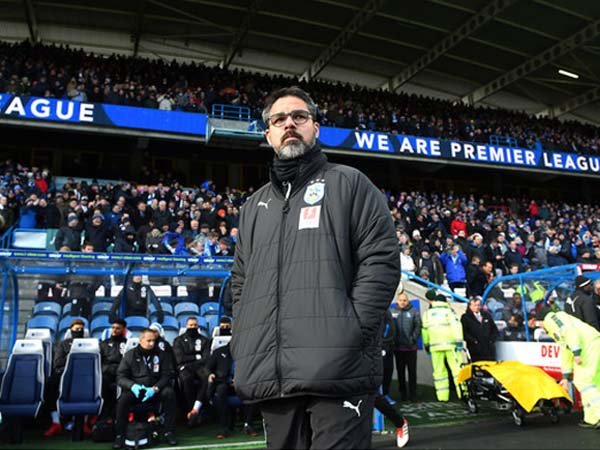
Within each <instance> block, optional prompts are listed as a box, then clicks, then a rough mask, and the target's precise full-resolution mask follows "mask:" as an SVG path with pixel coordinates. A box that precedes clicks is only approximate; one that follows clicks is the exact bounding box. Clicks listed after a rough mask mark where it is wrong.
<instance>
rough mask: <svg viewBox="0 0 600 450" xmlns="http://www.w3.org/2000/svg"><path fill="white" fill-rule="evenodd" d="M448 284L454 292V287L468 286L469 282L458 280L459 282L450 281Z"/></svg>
mask: <svg viewBox="0 0 600 450" xmlns="http://www.w3.org/2000/svg"><path fill="white" fill-rule="evenodd" d="M448 286H449V287H450V290H451V291H452V292H454V289H456V288H461V289H462V288H464V287H466V286H467V283H465V282H464V281H458V282H454V283H448Z"/></svg>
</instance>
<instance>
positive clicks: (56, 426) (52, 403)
mask: <svg viewBox="0 0 600 450" xmlns="http://www.w3.org/2000/svg"><path fill="white" fill-rule="evenodd" d="M84 327H85V324H84V323H83V321H82V320H80V319H75V320H73V321H72V322H71V327H70V330H71V337H70V338H69V339H64V340H62V341H60V342H58V343H56V344H55V345H54V352H53V355H54V356H53V358H52V373H51V374H50V376H49V377H48V379H47V380H46V387H45V388H44V403H46V405H48V406H49V407H50V417H51V418H52V424H51V425H50V428H48V429H47V430H46V432H45V433H44V437H52V436H56V435H57V434H60V433H61V432H62V429H63V428H62V425H61V423H60V417H59V416H58V411H57V410H56V401H57V400H58V394H59V392H58V391H59V389H60V380H61V378H62V374H63V372H64V371H65V366H66V365H67V356H69V353H70V352H71V346H72V345H73V339H78V338H82V337H83V335H84V334H83V329H84ZM84 433H85V434H89V429H88V428H87V424H86V425H84Z"/></svg>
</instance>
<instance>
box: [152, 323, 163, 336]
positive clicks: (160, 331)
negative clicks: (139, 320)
mask: <svg viewBox="0 0 600 450" xmlns="http://www.w3.org/2000/svg"><path fill="white" fill-rule="evenodd" d="M148 328H150V329H151V330H154V331H156V332H158V334H159V336H161V337H162V336H164V335H165V332H164V330H163V327H162V325H161V324H160V323H158V322H153V323H151V324H150V326H149V327H148Z"/></svg>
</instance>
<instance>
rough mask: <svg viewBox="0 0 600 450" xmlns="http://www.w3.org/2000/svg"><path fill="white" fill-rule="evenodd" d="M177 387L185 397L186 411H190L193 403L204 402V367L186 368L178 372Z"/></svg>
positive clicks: (205, 386) (205, 387)
mask: <svg viewBox="0 0 600 450" xmlns="http://www.w3.org/2000/svg"><path fill="white" fill-rule="evenodd" d="M178 376H179V386H180V387H181V390H182V391H183V395H184V397H185V401H186V406H187V410H188V411H189V410H191V409H192V408H193V406H194V402H195V401H199V402H203V403H204V402H205V400H206V389H207V387H208V378H207V377H208V375H207V373H206V370H205V369H204V367H194V366H191V367H186V368H185V369H183V370H180V371H179V374H178Z"/></svg>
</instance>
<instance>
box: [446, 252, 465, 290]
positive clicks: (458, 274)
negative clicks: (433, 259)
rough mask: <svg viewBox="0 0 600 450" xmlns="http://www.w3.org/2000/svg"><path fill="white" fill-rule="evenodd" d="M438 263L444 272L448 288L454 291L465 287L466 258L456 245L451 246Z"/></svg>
mask: <svg viewBox="0 0 600 450" xmlns="http://www.w3.org/2000/svg"><path fill="white" fill-rule="evenodd" d="M440 262H441V263H442V265H443V266H444V270H445V271H446V277H447V280H448V286H450V289H452V291H454V289H456V288H464V287H465V286H466V282H467V279H466V276H467V274H466V272H465V266H466V264H467V257H466V256H465V254H464V253H463V252H462V250H461V249H460V246H459V245H457V244H454V245H452V246H451V247H450V248H448V249H447V250H446V251H445V252H444V253H442V255H441V256H440Z"/></svg>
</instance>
